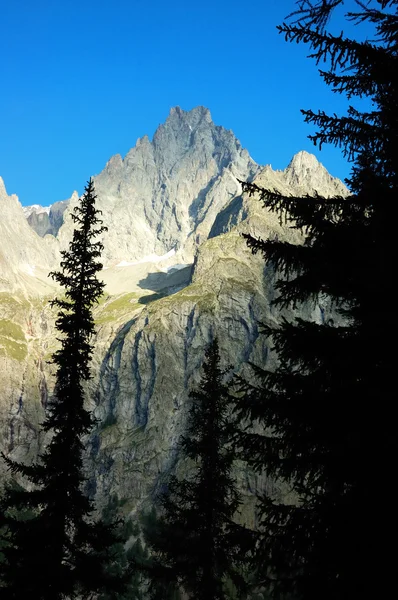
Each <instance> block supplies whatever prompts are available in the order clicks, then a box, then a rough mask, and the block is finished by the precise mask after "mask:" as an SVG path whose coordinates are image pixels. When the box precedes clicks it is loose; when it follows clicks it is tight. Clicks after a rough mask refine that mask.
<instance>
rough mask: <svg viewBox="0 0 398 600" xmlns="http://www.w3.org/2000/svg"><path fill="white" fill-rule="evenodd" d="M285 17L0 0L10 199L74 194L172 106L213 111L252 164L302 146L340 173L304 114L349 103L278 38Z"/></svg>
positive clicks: (217, 4)
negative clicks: (320, 147)
mask: <svg viewBox="0 0 398 600" xmlns="http://www.w3.org/2000/svg"><path fill="white" fill-rule="evenodd" d="M293 9H294V2H293V0H239V1H235V0H228V1H224V0H212V1H211V0H196V1H194V2H193V1H190V0H174V1H173V2H165V1H162V0H139V1H137V0H113V1H109V0H107V1H106V2H105V1H103V0H95V1H94V0H78V1H77V0H65V1H63V2H56V1H54V0H34V1H33V0H12V1H11V0H9V1H6V0H4V1H3V2H1V9H0V16H1V36H0V57H1V59H0V82H1V90H2V91H1V94H0V175H1V176H2V177H3V179H4V181H5V184H6V188H7V191H8V193H16V194H17V195H18V196H19V198H20V200H21V202H22V204H33V203H39V204H43V205H48V204H51V203H52V202H55V201H57V200H61V199H65V198H68V197H69V196H70V195H71V193H72V192H73V190H75V189H77V190H78V192H79V193H81V192H82V191H83V186H84V183H85V181H86V180H87V179H88V178H89V177H90V176H91V175H94V174H96V173H99V172H100V171H101V170H102V169H103V167H104V166H105V163H106V162H107V160H108V159H109V158H110V157H111V156H112V155H113V154H116V153H120V154H122V156H124V155H125V154H126V152H127V151H128V150H129V149H130V148H131V147H132V146H134V145H135V142H136V139H137V137H141V136H143V135H144V134H148V135H149V136H150V137H151V136H152V135H153V133H154V131H155V129H156V127H157V126H158V125H159V124H160V123H162V122H164V120H165V119H166V117H167V115H168V113H169V110H170V108H171V107H172V106H176V105H179V106H180V107H181V108H183V109H184V110H190V109H191V108H193V107H194V106H197V105H204V106H207V107H208V108H209V109H210V111H211V114H212V117H213V120H214V122H215V123H216V124H217V125H222V126H224V127H226V128H227V129H232V130H233V131H234V133H235V134H236V136H237V137H238V138H239V139H240V141H241V143H242V144H243V146H244V147H246V148H247V149H248V150H249V152H250V154H251V156H252V157H253V158H254V160H256V161H257V162H259V163H260V164H267V163H271V164H272V166H273V168H278V169H281V168H285V166H286V165H287V164H288V162H289V160H290V158H291V157H292V155H293V154H294V153H296V152H298V151H299V150H302V149H305V150H308V151H310V152H315V154H316V155H317V156H318V158H319V159H320V160H321V162H323V164H324V165H325V166H326V167H327V168H328V169H329V171H330V172H331V173H332V174H333V175H335V176H338V177H341V178H344V177H346V176H347V175H348V173H349V167H348V165H347V163H346V161H345V160H344V159H343V158H342V156H341V152H340V151H339V150H334V149H332V148H325V150H323V151H322V152H321V153H320V152H319V151H317V150H315V149H314V146H313V145H312V144H311V143H310V142H309V140H308V139H307V136H308V134H309V133H310V132H311V129H310V128H309V126H308V125H306V124H304V123H303V119H302V116H301V114H300V108H314V109H318V108H322V109H324V110H325V111H326V112H331V113H332V112H335V111H336V112H341V111H342V110H343V107H344V106H345V104H344V102H343V101H342V100H341V99H340V97H339V96H336V95H334V94H332V92H330V90H328V88H327V87H326V86H325V85H324V83H323V82H322V80H321V79H320V77H319V75H318V73H317V67H316V65H315V64H314V62H313V61H312V60H309V59H307V58H306V55H307V54H308V49H307V48H305V47H303V46H299V45H296V44H288V43H286V42H285V41H284V39H283V37H282V36H281V35H278V33H277V31H276V25H277V24H279V23H281V22H282V20H283V18H284V17H285V16H286V15H287V14H288V13H289V12H291V11H292V10H293ZM336 18H338V17H336ZM336 25H337V26H338V25H340V23H338V22H336Z"/></svg>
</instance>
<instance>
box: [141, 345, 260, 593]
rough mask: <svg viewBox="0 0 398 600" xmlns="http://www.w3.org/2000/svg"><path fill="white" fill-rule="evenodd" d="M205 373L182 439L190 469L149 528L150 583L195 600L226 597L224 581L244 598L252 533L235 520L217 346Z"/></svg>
mask: <svg viewBox="0 0 398 600" xmlns="http://www.w3.org/2000/svg"><path fill="white" fill-rule="evenodd" d="M203 371H204V373H203V378H202V380H201V383H200V386H199V389H198V390H197V391H194V392H191V394H190V398H191V400H192V407H191V410H190V413H189V421H188V430H187V434H186V436H184V437H183V438H182V441H181V451H182V455H183V456H184V457H186V458H188V459H191V460H192V461H194V467H193V471H192V473H191V474H190V475H189V476H187V477H186V478H184V479H178V478H176V477H172V478H171V480H170V482H169V485H168V491H167V493H165V494H164V495H163V497H162V498H161V506H162V508H163V514H162V516H161V517H160V518H159V519H158V522H157V524H156V527H155V528H153V529H152V530H148V529H147V541H148V543H149V545H150V547H151V549H152V552H153V565H152V569H153V571H152V580H153V581H154V582H155V583H158V582H159V581H163V582H164V584H165V585H167V584H169V585H170V584H172V583H173V582H177V583H178V584H179V585H181V586H182V588H183V589H184V590H185V591H186V592H187V593H188V594H189V597H190V598H192V599H195V600H224V598H227V597H228V593H227V591H226V583H227V580H230V581H231V582H232V584H233V586H235V588H236V589H237V590H238V592H239V593H243V590H244V588H245V580H244V577H243V575H242V570H243V567H244V565H245V562H246V560H247V556H248V552H249V550H250V548H251V544H252V535H251V533H250V532H249V531H248V530H246V529H245V528H244V527H241V526H239V525H237V524H236V523H235V521H234V520H233V519H234V516H235V514H236V512H237V510H238V509H239V505H240V499H239V494H238V492H237V489H236V483H235V481H234V477H233V475H232V466H233V463H234V458H235V454H234V449H233V446H232V443H231V441H232V439H233V435H234V432H235V429H236V428H235V425H234V423H233V422H232V421H231V414H230V412H231V411H230V398H229V395H228V388H227V386H226V384H225V383H223V377H224V373H223V371H221V369H220V355H219V350H218V343H217V341H214V342H213V343H212V344H211V345H210V346H209V348H208V350H207V352H206V358H205V361H204V365H203ZM155 597H156V596H155ZM239 597H240V596H239Z"/></svg>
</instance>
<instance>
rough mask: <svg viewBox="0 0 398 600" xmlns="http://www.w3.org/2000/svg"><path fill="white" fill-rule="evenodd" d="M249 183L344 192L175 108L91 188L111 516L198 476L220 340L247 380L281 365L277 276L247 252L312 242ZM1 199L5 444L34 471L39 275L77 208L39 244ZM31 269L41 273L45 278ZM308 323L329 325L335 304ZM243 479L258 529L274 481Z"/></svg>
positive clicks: (103, 447) (43, 288)
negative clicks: (192, 460)
mask: <svg viewBox="0 0 398 600" xmlns="http://www.w3.org/2000/svg"><path fill="white" fill-rule="evenodd" d="M252 177H255V178H256V182H257V183H258V184H259V185H264V186H269V187H273V188H275V189H278V190H280V191H281V192H284V193H286V192H287V193H289V192H291V193H313V192H314V190H317V191H318V192H319V193H321V194H323V195H335V194H342V195H344V194H346V193H347V191H346V189H345V187H344V186H343V184H342V183H341V182H339V181H338V180H336V179H334V178H332V177H331V176H330V175H329V174H328V173H327V171H326V169H325V168H324V167H323V166H322V165H320V163H319V162H318V161H317V160H316V158H315V157H313V156H312V155H309V154H307V153H305V152H302V153H299V154H298V155H296V156H295V157H294V158H293V159H292V161H291V163H290V165H289V166H288V167H287V169H286V170H285V171H273V170H272V169H271V167H269V166H268V167H265V168H264V169H260V168H259V167H258V166H257V165H256V164H255V163H254V162H253V161H252V160H251V159H250V157H249V155H248V153H247V152H246V151H245V150H243V149H242V148H241V146H240V144H239V142H238V141H237V140H236V138H234V136H233V134H232V132H229V131H226V130H224V129H223V128H221V127H217V126H215V125H214V124H213V123H212V121H211V118H210V114H209V112H208V111H207V110H206V109H204V108H201V107H200V108H197V109H194V110H193V111H190V112H184V111H182V110H181V109H178V108H176V109H173V110H172V111H171V113H170V116H169V118H168V119H167V121H166V123H165V125H163V126H160V127H159V128H158V130H157V132H156V133H155V135H154V138H153V140H152V142H151V141H149V139H148V138H142V139H141V140H139V141H138V143H137V145H136V146H135V148H133V149H132V150H131V151H130V152H129V153H128V154H127V156H126V157H125V158H124V159H123V160H122V158H121V157H120V156H116V157H113V158H112V159H111V160H110V161H109V163H108V165H107V166H106V168H105V169H104V171H103V172H102V173H101V174H100V175H98V176H97V177H96V178H95V184H96V192H97V195H98V205H99V208H101V209H102V210H103V218H104V221H105V223H106V225H107V226H108V228H109V231H108V234H107V235H106V237H105V238H104V244H105V252H104V258H105V263H106V268H105V270H104V271H103V272H102V275H103V277H104V280H105V281H106V283H107V288H106V294H105V295H104V297H103V299H102V301H101V303H100V305H99V306H98V307H97V309H96V322H97V336H96V339H95V355H94V359H93V374H94V378H93V379H92V381H90V383H89V385H88V389H87V399H88V403H89V404H90V406H91V407H92V408H93V410H95V413H96V415H97V417H98V419H99V426H98V428H97V430H96V431H95V432H94V434H93V435H92V436H91V438H90V440H89V453H88V455H87V472H88V473H89V475H90V481H89V484H90V485H89V487H90V491H91V493H92V494H96V497H97V500H98V502H99V504H100V505H101V504H103V503H105V502H106V500H107V498H109V494H110V493H111V492H116V493H117V494H118V496H119V498H121V499H123V501H124V510H125V511H126V512H130V511H135V510H137V509H140V508H142V507H145V506H148V504H149V503H150V502H151V501H152V499H153V497H154V495H155V494H156V492H157V490H159V488H160V487H161V486H162V483H163V481H164V480H165V477H166V475H167V473H168V472H169V471H170V470H171V469H174V468H177V469H179V470H184V469H185V468H186V466H185V465H183V464H180V463H179V462H178V449H177V441H178V437H179V435H180V434H181V432H182V431H183V430H184V423H185V419H186V415H187V407H188V391H189V389H190V388H191V387H192V386H193V385H194V384H195V383H196V382H197V381H198V379H199V376H200V373H199V366H200V364H201V362H202V360H203V356H204V351H205V347H206V345H207V343H208V342H209V341H210V339H211V338H212V337H213V336H214V335H217V336H218V337H219V340H220V347H221V352H222V356H223V361H224V364H225V365H227V364H233V365H234V371H235V372H245V371H246V372H247V366H246V364H247V361H249V360H250V361H253V362H257V363H259V364H264V363H265V362H266V361H269V363H270V364H272V361H273V360H274V357H273V355H272V352H271V351H270V349H269V347H268V345H267V340H266V339H265V338H264V337H263V336H261V335H259V331H258V321H259V320H262V321H271V322H272V321H275V320H276V319H278V318H279V315H278V314H276V312H275V310H274V308H273V307H271V304H270V303H271V300H272V298H273V297H274V273H273V271H272V269H271V268H270V267H268V268H265V266H264V262H263V260H262V259H261V257H259V256H252V255H251V253H250V252H249V251H248V249H247V247H246V245H245V243H244V240H243V238H242V237H241V235H240V233H241V232H248V231H250V232H251V233H254V234H255V235H258V236H260V237H263V238H265V237H267V236H275V235H278V237H279V238H280V239H289V240H290V241H294V242H295V243H300V241H301V240H300V236H299V235H298V234H297V233H295V232H293V231H292V230H291V229H288V228H284V227H281V225H280V224H279V221H278V219H277V218H276V217H275V216H274V215H272V214H269V213H268V212H267V211H265V210H264V209H263V208H262V206H261V204H260V203H259V202H258V201H257V200H256V199H255V198H248V197H246V196H242V195H241V189H240V186H239V184H238V182H237V179H247V178H252ZM0 202H1V208H2V211H3V212H2V214H3V215H5V217H4V218H3V221H2V222H1V223H0V226H1V227H2V230H1V232H0V234H1V235H2V239H6V240H7V244H6V246H5V248H6V250H3V254H0V269H2V270H0V275H1V277H2V279H1V280H0V282H1V285H2V288H0V291H1V290H2V291H1V293H0V383H1V384H2V385H1V387H0V445H1V447H2V448H3V449H5V451H6V452H9V453H10V454H11V455H12V456H14V457H17V458H20V459H21V458H27V459H30V458H31V457H33V456H35V454H36V453H37V451H38V448H40V447H41V446H42V444H43V443H44V442H43V439H42V438H41V434H40V432H39V427H38V424H39V422H40V420H41V418H42V416H43V410H44V407H45V404H46V401H47V398H48V394H49V393H51V388H52V385H53V379H52V376H51V366H50V365H49V364H48V359H49V357H50V355H51V352H52V351H53V350H54V348H55V344H56V341H55V335H54V315H53V314H52V313H51V310H50V308H49V306H48V302H47V300H48V298H49V297H51V296H52V295H53V294H54V293H55V288H54V287H53V286H52V284H51V282H48V281H46V280H45V278H44V275H43V277H42V276H38V273H39V269H43V270H45V268H50V267H52V265H53V264H55V263H56V260H57V256H58V252H59V249H60V248H62V247H65V246H66V245H67V243H68V242H69V239H70V236H71V231H72V224H71V222H70V221H71V219H70V218H69V217H68V215H69V211H70V210H71V208H73V205H74V204H75V203H76V202H77V197H76V196H74V197H72V200H71V202H70V206H69V208H67V210H66V211H65V213H64V221H65V222H64V224H63V225H62V227H61V228H60V230H59V232H58V235H57V238H56V239H55V238H54V237H52V236H45V238H43V239H42V238H40V237H39V236H38V235H37V234H36V233H35V232H34V231H33V230H32V229H31V228H30V227H29V225H28V223H27V221H26V219H25V217H24V215H23V210H22V207H21V206H20V205H19V203H18V201H17V199H16V198H15V197H8V196H7V195H6V193H5V190H4V188H0ZM5 236H8V237H5ZM21 240H24V242H23V244H22V243H21ZM18 241H19V243H17V242H18ZM2 247H3V246H2ZM26 264H28V265H30V266H31V267H32V268H33V266H34V267H35V269H34V275H32V273H31V272H30V273H29V272H28V273H27V272H26ZM24 269H25V271H24ZM26 280H28V282H30V287H29V285H28V284H27V283H26ZM32 281H34V282H35V283H34V285H33V283H32ZM306 310H307V314H308V315H311V317H312V318H314V319H318V320H321V319H324V318H326V317H327V312H328V306H327V303H326V302H325V304H324V305H322V306H315V307H307V309H306ZM325 315H326V317H325ZM0 468H1V467H0ZM239 477H240V479H241V485H242V489H243V490H244V492H245V494H246V503H245V515H244V518H245V519H246V520H247V521H248V522H251V523H253V520H254V512H253V510H252V506H253V494H252V492H253V490H255V489H258V488H261V487H264V485H272V483H271V482H265V481H262V480H261V479H257V478H255V477H253V476H252V475H250V474H249V473H248V472H247V471H245V470H241V471H239Z"/></svg>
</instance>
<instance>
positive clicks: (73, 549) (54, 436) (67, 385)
mask: <svg viewBox="0 0 398 600" xmlns="http://www.w3.org/2000/svg"><path fill="white" fill-rule="evenodd" d="M95 200H96V196H95V193H94V184H93V181H92V180H91V179H90V181H89V183H88V184H87V186H86V188H85V193H84V195H83V197H82V199H81V201H80V204H79V205H78V206H77V207H76V208H75V209H74V212H73V213H72V219H73V221H74V223H75V226H76V228H75V230H74V233H73V240H72V242H71V243H70V247H69V250H68V251H64V252H62V261H61V269H62V270H61V271H59V272H55V273H51V276H52V277H53V278H54V279H55V280H56V281H57V282H58V283H60V284H61V286H63V288H64V290H65V296H64V298H62V299H56V300H54V301H53V302H52V304H53V305H54V306H56V307H58V308H59V312H58V318H57V321H56V327H57V330H58V331H59V332H60V334H61V338H60V340H59V341H60V343H61V347H60V349H59V350H57V351H56V352H55V353H54V355H53V362H54V364H55V365H56V367H57V372H56V385H55V391H54V396H53V398H52V400H51V401H50V403H49V406H48V410H47V415H46V418H45V421H44V423H43V430H44V431H46V432H48V433H49V434H50V435H51V439H50V442H49V444H48V446H47V448H46V449H45V451H44V452H43V454H42V455H41V456H40V457H39V460H38V461H37V462H36V463H34V464H32V465H30V466H28V465H25V464H21V463H17V462H15V461H13V460H11V459H9V458H7V457H5V456H4V455H3V458H4V460H5V461H6V463H7V466H8V468H9V470H10V471H11V472H12V473H13V474H14V475H19V476H22V477H23V479H24V481H26V482H28V485H27V486H26V489H25V488H21V487H19V486H10V487H9V488H8V489H7V491H6V493H5V495H4V498H3V500H2V505H3V514H4V515H5V518H3V526H4V527H5V529H3V531H5V532H6V533H5V547H3V550H2V552H3V555H4V561H3V563H2V565H1V568H0V573H1V576H0V581H1V583H0V585H1V597H2V599H3V598H4V600H5V599H15V600H16V599H18V600H21V599H22V598H29V599H30V600H39V599H40V600H58V599H61V598H68V599H73V598H91V597H93V596H92V593H95V592H99V591H104V590H107V589H109V590H110V592H112V593H113V592H114V593H116V592H117V591H118V590H122V589H123V586H124V579H125V578H124V575H123V576H120V574H118V575H117V576H114V575H113V572H114V571H113V569H112V568H111V565H112V561H113V556H112V552H113V549H114V548H115V543H116V541H117V539H116V538H117V536H116V534H115V532H114V528H113V526H112V525H109V524H105V523H103V522H101V521H97V522H94V521H93V520H92V518H91V516H92V515H91V513H92V510H93V506H92V503H91V501H90V500H89V499H88V498H87V496H86V495H85V494H84V492H83V485H84V482H85V477H84V474H83V451H84V446H83V436H85V435H86V434H88V433H89V432H90V430H91V428H92V425H93V421H94V420H93V417H92V416H91V414H90V413H89V412H88V411H87V409H86V408H85V407H84V390H83V383H84V382H85V381H87V380H88V379H90V369H89V362H90V358H91V355H92V345H91V337H92V335H93V333H94V320H93V315H92V307H93V305H94V304H95V303H96V302H97V301H98V299H99V297H100V296H101V294H102V291H103V288H104V284H103V283H102V282H100V281H99V280H98V279H97V273H98V272H99V271H100V270H101V268H102V265H101V264H100V262H98V258H99V257H100V255H101V251H102V248H103V246H102V244H101V242H99V241H97V242H95V241H94V239H95V237H97V236H98V235H100V234H101V233H102V232H103V231H104V230H105V228H104V227H103V226H102V221H101V219H100V212H99V211H98V210H97V209H96V208H95Z"/></svg>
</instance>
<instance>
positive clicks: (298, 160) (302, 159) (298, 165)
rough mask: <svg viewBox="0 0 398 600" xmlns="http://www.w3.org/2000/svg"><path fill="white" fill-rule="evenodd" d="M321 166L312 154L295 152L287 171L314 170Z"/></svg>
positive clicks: (303, 151) (302, 151)
mask: <svg viewBox="0 0 398 600" xmlns="http://www.w3.org/2000/svg"><path fill="white" fill-rule="evenodd" d="M322 166H323V165H322V164H321V163H320V162H319V160H318V159H317V157H316V156H315V155H314V154H310V153H309V152H306V151H305V150H301V151H300V152H297V154H295V155H294V156H293V158H292V160H291V161H290V163H289V165H288V167H287V169H293V170H295V171H297V170H302V169H316V168H319V167H322Z"/></svg>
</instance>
